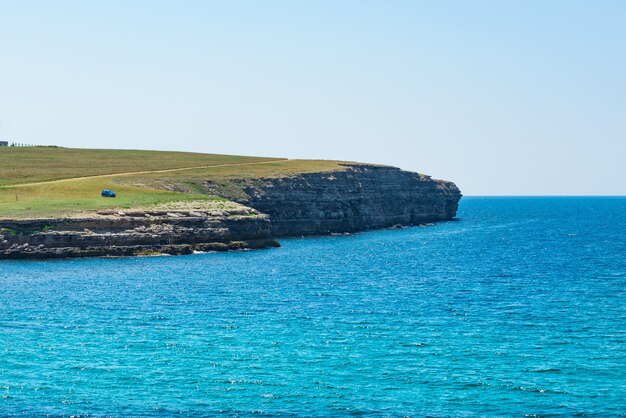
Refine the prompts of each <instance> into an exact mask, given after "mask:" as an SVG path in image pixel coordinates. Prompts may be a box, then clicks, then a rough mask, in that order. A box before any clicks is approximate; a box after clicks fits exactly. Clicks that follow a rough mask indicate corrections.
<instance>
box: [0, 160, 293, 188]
mask: <svg viewBox="0 0 626 418" xmlns="http://www.w3.org/2000/svg"><path fill="white" fill-rule="evenodd" d="M285 161H289V159H288V158H282V159H276V160H270V161H256V162H252V163H231V164H214V165H200V166H196V167H183V168H168V169H166V170H148V171H132V172H128V173H115V174H100V175H97V176H85V177H70V178H67V179H59V180H48V181H39V182H35V183H22V184H11V185H6V186H0V189H13V188H16V187H30V186H40V185H43V184H56V183H64V182H70V181H77V180H89V179H98V178H107V177H121V176H132V175H136V174H154V173H173V172H176V171H187V170H198V169H203V168H218V167H236V166H240V165H258V164H269V163H279V162H285Z"/></svg>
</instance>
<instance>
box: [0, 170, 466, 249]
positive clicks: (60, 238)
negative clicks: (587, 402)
mask: <svg viewBox="0 0 626 418" xmlns="http://www.w3.org/2000/svg"><path fill="white" fill-rule="evenodd" d="M204 188H205V190H206V192H207V193H208V194H213V195H221V196H223V197H227V198H230V199H231V200H233V201H235V202H239V204H238V203H234V202H232V201H231V202H222V201H216V202H213V203H211V204H209V203H202V202H188V203H181V202H178V203H172V204H171V205H170V206H167V207H165V208H164V209H163V208H162V210H158V209H155V208H153V209H151V210H145V209H144V210H135V211H127V212H125V213H122V212H112V213H99V214H98V213H91V214H87V215H84V216H74V217H72V218H70V219H58V218H57V219H22V220H1V219H0V259H2V258H5V259H9V258H58V257H86V256H124V255H150V254H190V253H193V252H194V251H224V250H232V249H243V248H263V247H271V246H278V243H277V242H276V241H275V240H274V237H281V236H294V235H313V234H327V233H333V232H355V231H360V230H365V229H372V228H384V227H390V226H394V225H398V224H399V225H416V224H421V223H426V222H433V221H442V220H448V219H452V218H454V216H456V211H457V207H458V202H459V199H460V198H461V193H460V192H459V189H458V188H457V187H456V186H455V185H454V183H451V182H447V181H442V180H433V179H431V178H430V177H429V176H425V175H422V174H418V173H412V172H407V171H403V170H400V169H398V168H394V167H385V166H373V165H361V164H354V165H346V166H345V169H344V170H342V171H329V172H315V173H304V174H297V175H291V176H287V177H279V178H262V179H258V178H256V179H230V180H226V181H222V182H220V183H215V182H206V183H204ZM241 203H243V204H245V205H247V206H249V207H247V206H243V205H242V204H241ZM203 205H204V206H203ZM207 205H208V206H207ZM216 207H217V208H221V209H220V210H214V209H215V208H216Z"/></svg>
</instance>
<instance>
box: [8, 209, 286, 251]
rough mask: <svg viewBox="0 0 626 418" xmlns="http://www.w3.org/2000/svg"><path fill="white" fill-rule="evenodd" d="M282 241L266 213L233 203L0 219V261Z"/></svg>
mask: <svg viewBox="0 0 626 418" xmlns="http://www.w3.org/2000/svg"><path fill="white" fill-rule="evenodd" d="M229 203H230V202H229ZM278 245H279V244H278V242H277V241H276V240H274V239H273V238H272V237H271V235H270V222H269V218H268V216H267V215H263V214H260V213H259V212H257V211H255V210H254V209H250V208H246V207H244V206H241V205H237V206H236V207H234V205H232V204H231V207H229V208H228V210H222V211H219V210H218V211H215V210H214V211H210V212H209V211H199V209H195V210H191V211H190V210H181V209H172V210H167V211H159V210H142V211H129V212H100V213H96V214H91V215H90V216H75V217H72V218H64V219H58V218H54V219H23V220H0V259H3V258H4V259H19V258H62V257H94V256H131V255H153V254H172V255H178V254H191V253H193V252H196V251H201V252H204V251H227V250H236V249H248V248H249V249H253V248H255V249H256V248H266V247H276V246H278Z"/></svg>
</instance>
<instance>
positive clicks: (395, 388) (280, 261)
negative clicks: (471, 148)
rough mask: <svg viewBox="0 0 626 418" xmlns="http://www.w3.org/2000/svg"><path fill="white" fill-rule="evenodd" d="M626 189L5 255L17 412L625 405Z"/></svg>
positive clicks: (4, 401) (589, 408) (1, 353)
mask: <svg viewBox="0 0 626 418" xmlns="http://www.w3.org/2000/svg"><path fill="white" fill-rule="evenodd" d="M625 215H626V198H464V199H463V201H462V204H461V208H460V213H459V216H460V218H461V219H460V220H459V221H456V222H447V223H441V224H437V225H435V226H429V227H423V228H420V227H415V228H407V229H401V230H383V231H374V232H367V233H363V234H357V235H352V236H336V237H322V238H307V239H291V240H283V247H282V248H280V249H273V250H263V251H247V252H236V253H215V254H203V255H194V256H181V257H153V258H124V259H82V260H67V261H48V262H24V261H19V262H17V261H16V262H13V261H10V262H0V289H1V293H0V415H13V414H15V415H44V414H49V415H51V416H56V415H71V414H73V415H76V414H86V415H96V416H100V415H114V416H122V415H143V416H153V415H154V416H168V415H173V414H182V415H185V416H187V415H189V416H204V415H213V414H218V413H226V414H231V415H240V416H247V415H253V414H255V415H281V414H291V415H295V416H301V415H318V416H319V415H327V416H328V415H349V414H354V415H371V416H404V415H418V416H419V415H432V416H464V415H518V416H521V415H524V414H537V415H556V416H558V415H562V416H571V415H574V414H586V415H594V414H595V415H598V416H607V415H619V414H620V413H621V414H624V413H625V412H626V378H625V376H626V345H625V343H626V222H625V218H624V217H625Z"/></svg>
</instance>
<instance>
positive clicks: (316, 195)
mask: <svg viewBox="0 0 626 418" xmlns="http://www.w3.org/2000/svg"><path fill="white" fill-rule="evenodd" d="M233 182H236V183H238V188H239V189H242V190H243V191H244V193H245V195H244V196H236V195H232V194H231V193H229V191H228V188H226V187H224V185H223V184H215V183H211V182H207V183H206V185H205V187H206V189H207V191H209V192H210V193H215V194H218V195H224V196H225V197H229V198H232V199H233V200H235V201H238V202H240V203H243V204H246V205H248V206H250V207H253V208H255V209H257V210H258V211H260V212H262V213H266V214H268V215H269V216H270V220H271V224H272V226H271V228H272V235H273V236H276V237H280V236H294V235H312V234H326V233H333V232H355V231H360V230H365V229H371V228H383V227H390V226H394V225H398V224H400V225H416V224H420V223H426V222H433V221H442V220H449V219H452V218H454V217H455V216H456V212H457V208H458V202H459V199H460V198H461V193H460V191H459V189H458V188H457V187H456V185H455V184H454V183H452V182H448V181H442V180H433V179H431V178H430V177H429V176H425V175H422V174H418V173H413V172H408V171H403V170H400V169H398V168H395V167H386V166H374V165H360V164H359V165H357V164H355V165H350V166H347V167H346V170H345V171H335V172H323V173H306V174H299V175H293V176H289V177H282V178H269V179H254V180H245V179H242V180H233ZM231 189H232V188H231Z"/></svg>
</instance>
